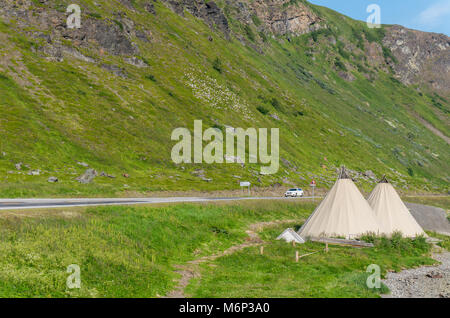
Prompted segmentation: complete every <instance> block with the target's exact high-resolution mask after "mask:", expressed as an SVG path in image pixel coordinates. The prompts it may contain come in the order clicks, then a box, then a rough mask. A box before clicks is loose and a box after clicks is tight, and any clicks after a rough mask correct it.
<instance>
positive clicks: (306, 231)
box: [298, 169, 380, 239]
mask: <svg viewBox="0 0 450 318" xmlns="http://www.w3.org/2000/svg"><path fill="white" fill-rule="evenodd" d="M379 230H380V228H379V225H378V223H377V221H376V220H375V216H374V213H373V211H372V208H371V207H370V205H369V204H368V203H367V201H366V200H365V199H364V197H363V196H362V194H361V193H360V192H359V190H358V188H357V187H356V185H355V184H354V183H353V181H352V180H351V179H350V178H349V177H347V175H346V174H345V170H344V169H343V170H342V172H341V175H340V176H339V179H338V181H337V182H336V184H335V185H334V186H333V188H332V189H331V190H330V192H328V194H327V196H326V197H325V199H324V200H323V201H322V202H321V203H320V204H319V206H318V207H317V208H316V210H315V211H314V212H313V214H311V216H310V217H309V219H308V220H307V221H306V223H305V224H304V225H303V226H302V228H301V229H300V230H299V231H298V234H300V236H301V237H302V238H308V237H315V238H319V237H345V238H346V239H354V238H356V237H359V236H361V235H364V234H367V233H375V234H378V233H379Z"/></svg>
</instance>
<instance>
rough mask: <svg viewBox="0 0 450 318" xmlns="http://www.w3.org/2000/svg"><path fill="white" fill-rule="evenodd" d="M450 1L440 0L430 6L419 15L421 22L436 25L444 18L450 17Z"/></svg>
mask: <svg viewBox="0 0 450 318" xmlns="http://www.w3.org/2000/svg"><path fill="white" fill-rule="evenodd" d="M449 16H450V1H448V0H445V1H440V2H437V3H434V4H433V5H431V6H429V7H428V8H427V9H425V10H424V11H422V12H421V13H420V15H419V22H420V23H421V24H422V25H427V26H434V25H438V24H440V23H441V22H442V20H443V19H450V17H449Z"/></svg>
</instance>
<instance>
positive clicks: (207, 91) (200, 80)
mask: <svg viewBox="0 0 450 318" xmlns="http://www.w3.org/2000/svg"><path fill="white" fill-rule="evenodd" d="M184 75H185V78H186V85H187V86H188V87H190V88H191V89H192V92H193V93H194V96H195V98H197V99H199V100H201V101H202V102H203V103H205V104H207V105H209V106H210V107H212V108H215V109H223V110H233V111H235V112H238V113H241V114H242V115H243V116H244V117H245V118H247V119H250V112H249V107H248V105H247V104H246V103H245V102H244V101H242V100H241V99H240V98H239V96H237V95H236V94H235V93H234V92H232V91H231V90H230V89H229V88H228V87H226V86H224V85H221V84H219V83H218V82H217V80H216V79H215V78H211V77H209V76H208V75H206V73H205V72H202V73H200V74H194V72H188V73H186V74H184Z"/></svg>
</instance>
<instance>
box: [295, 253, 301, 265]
mask: <svg viewBox="0 0 450 318" xmlns="http://www.w3.org/2000/svg"><path fill="white" fill-rule="evenodd" d="M299 258H300V257H299V255H298V251H295V261H296V262H297V263H298V259H299Z"/></svg>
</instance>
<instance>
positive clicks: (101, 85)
mask: <svg viewBox="0 0 450 318" xmlns="http://www.w3.org/2000/svg"><path fill="white" fill-rule="evenodd" d="M72 2H73V1H53V0H20V1H12V0H5V1H2V2H1V3H0V94H1V97H2V98H1V99H0V135H1V137H2V138H1V140H0V180H2V181H1V183H0V194H2V195H4V196H32V195H72V194H73V193H74V192H75V193H76V194H79V195H105V194H119V195H120V194H122V193H130V192H132V193H136V192H146V191H155V190H217V189H236V188H238V181H239V180H245V181H251V182H252V184H254V185H256V186H259V187H279V186H281V185H283V184H284V185H285V186H292V185H298V186H307V184H308V183H309V182H310V180H311V179H312V178H316V179H317V181H318V185H319V187H322V188H327V187H329V186H330V185H331V183H332V182H333V179H334V178H335V173H336V168H337V167H338V166H339V165H341V164H346V165H347V166H348V167H349V168H350V169H351V170H352V171H353V174H354V177H355V178H356V179H357V180H358V182H359V183H360V185H361V186H362V187H363V188H365V189H367V190H368V189H370V188H371V187H372V185H373V183H374V182H375V181H376V178H377V177H380V176H381V175H382V174H384V173H388V175H389V176H390V178H391V179H392V180H394V182H395V183H396V185H397V186H398V187H399V188H402V189H403V190H404V191H413V190H414V191H434V192H442V191H448V182H449V180H450V176H449V174H448V171H450V169H449V168H450V167H449V160H448V158H449V154H450V150H449V146H448V138H449V135H450V132H449V129H448V127H449V121H448V118H449V108H450V106H449V105H450V103H449V98H450V95H449V87H450V85H449V83H450V80H449V65H450V63H449V56H450V54H449V43H450V42H449V37H447V36H445V35H438V34H430V33H424V32H419V31H413V30H408V29H405V28H403V27H400V26H384V27H383V28H381V29H368V28H367V26H366V25H365V24H364V23H362V22H359V21H354V20H352V19H350V18H347V17H345V16H342V15H340V14H338V13H336V12H334V11H332V10H329V9H327V8H323V7H319V6H313V5H311V4H309V3H308V2H306V1H301V0H290V1H288V0H254V1H251V0H241V1H231V0H222V1H204V0H158V1H156V0H155V1H154V0H114V1H106V0H97V1H89V0H82V1H78V4H79V5H80V7H81V28H79V29H77V28H75V29H71V28H68V27H67V23H66V22H67V18H68V16H69V14H70V13H67V12H66V10H67V7H68V6H69V5H70V4H71V3H72ZM195 119H201V120H203V125H204V128H205V129H206V128H208V127H214V128H217V129H219V130H221V131H224V130H225V128H226V127H243V128H248V127H257V128H258V127H267V128H271V127H277V128H280V148H281V159H280V160H281V161H280V164H281V167H280V169H279V171H278V173H277V174H275V175H261V174H260V173H259V171H260V170H259V165H258V164H248V163H245V164H240V163H235V164H224V165H220V164H215V165H207V164H195V165H190V164H182V165H181V164H179V165H177V164H174V163H173V162H172V161H171V159H170V154H171V148H172V147H173V145H174V144H175V143H174V142H172V141H171V132H172V130H173V129H174V128H177V127H188V128H190V129H192V127H193V123H194V120H195ZM87 168H92V169H95V171H92V170H91V171H89V172H88V174H89V175H91V176H92V178H89V182H88V183H80V182H79V181H77V177H79V176H80V175H81V174H83V173H84V172H85V170H86V169H87ZM50 177H52V179H51V180H52V181H55V180H56V179H57V180H58V181H59V182H57V183H54V182H52V183H49V182H48V181H49V180H50ZM78 179H80V178H78ZM83 180H84V179H83Z"/></svg>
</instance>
